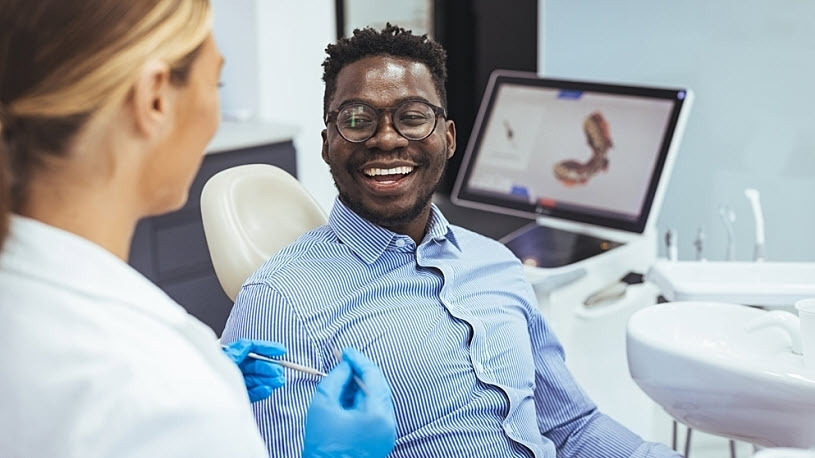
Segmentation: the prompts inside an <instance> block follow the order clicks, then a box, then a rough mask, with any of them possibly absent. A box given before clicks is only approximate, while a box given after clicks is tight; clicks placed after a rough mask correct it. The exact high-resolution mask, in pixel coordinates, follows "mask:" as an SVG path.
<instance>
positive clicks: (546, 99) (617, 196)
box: [467, 84, 674, 220]
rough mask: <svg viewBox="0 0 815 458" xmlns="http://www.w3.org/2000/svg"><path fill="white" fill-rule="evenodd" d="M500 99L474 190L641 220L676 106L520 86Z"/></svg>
mask: <svg viewBox="0 0 815 458" xmlns="http://www.w3.org/2000/svg"><path fill="white" fill-rule="evenodd" d="M495 97H496V100H495V103H494V104H493V109H492V112H491V113H490V117H489V120H488V122H487V124H486V126H484V132H483V135H482V139H481V144H480V147H479V148H478V155H477V157H474V160H475V162H474V163H473V165H472V173H471V175H470V177H469V180H468V183H467V186H468V188H469V189H470V190H471V191H472V192H484V193H489V194H495V195H501V196H504V197H508V198H512V199H518V200H523V201H526V202H528V203H530V204H534V205H540V206H542V207H554V206H557V207H559V208H575V209H580V210H581V211H584V212H585V211H589V212H591V213H595V214H597V215H606V216H609V217H614V218H620V219H624V220H636V219H637V218H638V216H639V214H640V211H641V209H642V205H643V202H644V200H645V199H646V198H647V194H648V187H649V184H650V180H651V179H652V175H653V172H654V168H655V167H656V166H657V160H658V158H659V154H660V150H661V148H662V142H663V140H664V138H665V132H666V130H667V129H668V128H669V123H670V120H671V115H672V111H673V109H674V103H673V101H671V100H668V99H657V98H652V97H638V96H633V95H622V94H609V93H599V92H598V93H592V92H584V91H578V90H567V89H557V88H543V87H528V86H522V85H514V84H504V85H502V86H501V87H500V88H499V91H498V93H497V94H496V95H495Z"/></svg>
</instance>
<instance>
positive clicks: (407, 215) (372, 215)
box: [329, 161, 448, 228]
mask: <svg viewBox="0 0 815 458" xmlns="http://www.w3.org/2000/svg"><path fill="white" fill-rule="evenodd" d="M447 163H448V161H445V162H444V170H442V173H441V174H440V175H439V178H438V180H436V183H434V184H433V186H430V187H428V188H427V189H425V190H424V192H422V193H420V194H419V195H417V196H416V200H414V201H413V205H411V206H410V208H408V209H407V210H405V211H403V212H400V213H397V214H391V215H383V214H381V213H379V212H376V211H372V210H370V209H368V208H367V207H365V205H364V204H363V203H362V202H361V201H360V200H359V199H354V198H352V197H351V196H350V195H348V193H346V192H344V191H343V190H342V189H340V187H339V186H338V185H337V180H336V178H335V179H334V186H335V187H336V188H337V191H338V192H339V195H340V199H341V200H342V202H343V203H344V204H345V206H346V207H348V208H349V209H351V211H353V212H354V213H356V214H357V215H359V216H361V217H362V218H364V219H366V220H368V221H370V222H372V223H374V224H376V225H377V226H382V227H386V228H388V227H393V226H401V225H404V224H407V223H410V222H412V221H413V220H415V219H416V218H417V217H418V216H419V215H421V214H422V212H423V211H424V210H425V208H427V206H428V205H430V201H431V200H432V199H433V194H434V193H435V192H436V190H437V189H438V188H439V186H440V185H441V182H442V181H443V180H444V176H445V173H446V172H447ZM329 168H330V169H331V175H332V176H334V166H333V165H330V166H329Z"/></svg>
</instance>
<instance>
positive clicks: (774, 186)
mask: <svg viewBox="0 0 815 458" xmlns="http://www.w3.org/2000/svg"><path fill="white" fill-rule="evenodd" d="M540 2H541V5H540V10H541V13H540V14H541V18H542V22H541V36H540V43H539V48H540V52H541V59H540V65H541V70H542V71H544V70H545V74H547V75H548V76H560V77H573V78H586V79H595V80H609V81H622V82H632V83H636V82H640V83H648V84H668V85H686V86H689V87H691V88H692V89H693V90H694V91H695V92H696V101H695V103H694V107H693V110H692V112H691V116H690V120H689V123H688V127H687V130H686V133H685V138H684V141H683V143H682V147H681V149H680V152H679V155H678V157H677V163H676V167H675V169H674V173H673V178H672V180H671V183H670V186H669V188H668V193H667V195H666V198H665V203H664V205H663V209H662V214H661V217H660V218H659V220H658V227H659V228H660V230H661V231H663V232H664V230H665V229H667V228H675V229H678V230H679V240H680V258H681V259H690V258H691V257H692V256H693V248H692V245H691V243H692V239H693V238H694V236H695V233H696V229H697V227H699V226H704V228H705V232H706V235H707V238H706V240H705V242H706V246H707V247H706V249H705V254H706V256H707V257H708V258H709V259H722V258H723V256H724V252H725V240H726V237H725V231H724V226H723V225H722V223H721V221H720V219H719V216H718V213H717V208H718V205H719V204H723V203H724V204H729V205H730V206H731V207H733V208H734V210H735V212H736V215H737V219H736V258H737V259H745V260H746V259H750V258H751V256H752V250H753V248H752V241H753V238H754V227H753V222H752V216H751V212H750V209H749V206H748V203H747V200H746V199H745V197H744V195H743V189H744V188H745V187H748V186H752V187H756V188H757V189H759V191H760V192H761V195H762V203H763V206H764V213H765V217H766V232H767V255H768V258H769V259H771V260H785V261H787V260H789V261H793V260H802V261H803V260H806V261H812V260H814V259H815V241H813V235H812V234H815V199H813V196H815V135H813V132H815V128H813V126H815V109H813V102H815V95H813V94H815V91H813V89H812V81H813V79H815V34H813V33H811V32H810V30H811V27H812V18H813V17H815V2H803V1H797V0H777V1H774V2H768V1H766V0H719V1H715V2H711V1H709V0H685V1H681V2H678V1H675V2H654V1H652V0H625V1H621V2H613V3H609V2H607V1H605V0H581V1H574V0H540Z"/></svg>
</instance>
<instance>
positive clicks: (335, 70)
mask: <svg viewBox="0 0 815 458" xmlns="http://www.w3.org/2000/svg"><path fill="white" fill-rule="evenodd" d="M325 52H326V54H328V57H326V58H325V60H324V61H323V81H325V94H324V95H323V117H325V115H326V114H327V113H328V105H329V103H330V102H331V98H332V97H334V93H335V92H336V91H337V75H339V73H340V70H342V69H343V68H345V66H346V65H348V64H351V63H354V62H356V61H358V60H361V59H364V58H365V57H369V56H381V55H388V56H393V57H400V58H404V59H407V60H412V61H416V62H421V63H423V64H425V65H426V66H427V68H428V69H429V70H430V74H431V75H432V76H433V84H434V85H435V86H436V92H438V95H439V99H440V100H441V104H442V107H443V108H445V109H446V108H447V90H446V89H445V87H444V84H445V83H446V82H447V53H446V52H445V51H444V48H442V47H441V45H440V44H438V43H436V42H435V41H433V40H431V39H430V38H428V37H427V35H426V34H425V35H414V34H413V32H412V31H411V30H405V29H403V28H402V27H399V26H395V25H391V24H390V23H388V24H387V25H386V26H385V28H384V29H382V31H379V32H377V31H376V30H374V29H373V28H371V27H366V28H364V29H356V30H354V35H353V36H352V37H351V38H341V39H340V40H339V41H338V42H337V43H335V44H330V45H328V47H327V48H325Z"/></svg>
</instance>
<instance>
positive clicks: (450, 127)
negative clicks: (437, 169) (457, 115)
mask: <svg viewBox="0 0 815 458" xmlns="http://www.w3.org/2000/svg"><path fill="white" fill-rule="evenodd" d="M444 124H445V126H444V127H445V131H444V135H445V137H447V159H450V158H451V157H453V154H455V152H456V123H454V122H453V121H450V120H448V121H445V123H444Z"/></svg>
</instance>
